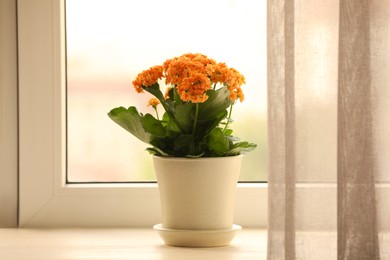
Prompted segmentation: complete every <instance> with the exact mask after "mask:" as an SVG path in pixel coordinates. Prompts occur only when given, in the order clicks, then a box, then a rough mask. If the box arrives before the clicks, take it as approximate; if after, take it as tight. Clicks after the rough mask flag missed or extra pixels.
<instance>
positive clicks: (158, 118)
mask: <svg viewBox="0 0 390 260" xmlns="http://www.w3.org/2000/svg"><path fill="white" fill-rule="evenodd" d="M154 110H156V117H157V120H160V117H159V116H158V111H157V108H156V107H155V108H154Z"/></svg>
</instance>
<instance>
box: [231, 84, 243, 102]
mask: <svg viewBox="0 0 390 260" xmlns="http://www.w3.org/2000/svg"><path fill="white" fill-rule="evenodd" d="M229 90H230V96H229V99H230V100H231V101H233V102H234V101H236V100H237V99H240V102H242V101H244V93H243V92H242V89H241V88H240V87H237V88H231V89H229Z"/></svg>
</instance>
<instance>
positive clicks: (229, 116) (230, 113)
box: [223, 102, 234, 133]
mask: <svg viewBox="0 0 390 260" xmlns="http://www.w3.org/2000/svg"><path fill="white" fill-rule="evenodd" d="M233 105H234V102H233V103H232V104H231V105H230V109H229V115H228V118H227V122H226V125H225V128H224V129H223V133H225V131H226V129H227V127H228V125H229V123H230V118H231V117H232V111H233Z"/></svg>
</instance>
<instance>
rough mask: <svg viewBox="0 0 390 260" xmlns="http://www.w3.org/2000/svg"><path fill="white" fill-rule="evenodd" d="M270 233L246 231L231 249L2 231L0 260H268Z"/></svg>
mask: <svg viewBox="0 0 390 260" xmlns="http://www.w3.org/2000/svg"><path fill="white" fill-rule="evenodd" d="M266 248H267V231H266V230H264V229H243V230H242V231H240V232H238V233H237V235H236V237H235V238H234V240H233V241H232V243H231V245H230V246H226V247H215V248H182V247H170V246H166V245H164V244H163V242H162V240H161V238H160V237H159V236H158V234H157V232H155V231H154V230H152V229H151V228H150V229H130V228H115V229H112V228H110V229H102V228H99V229H95V228H93V229H92V228H90V229H79V228H72V229H0V259H8V260H13V259H18V260H23V259H42V260H44V259H51V260H56V259H91V260H92V259H106V260H110V259H137V260H142V259H188V260H191V259H205V260H206V259H232V260H235V259H248V260H249V259H266Z"/></svg>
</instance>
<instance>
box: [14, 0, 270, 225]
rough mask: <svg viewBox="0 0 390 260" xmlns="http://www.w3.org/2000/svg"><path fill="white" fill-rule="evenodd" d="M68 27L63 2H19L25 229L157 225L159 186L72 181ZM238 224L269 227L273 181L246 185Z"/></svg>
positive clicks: (238, 205)
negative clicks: (69, 168) (269, 189)
mask: <svg viewBox="0 0 390 260" xmlns="http://www.w3.org/2000/svg"><path fill="white" fill-rule="evenodd" d="M63 23H64V1H63V0H18V48H19V60H18V62H19V127H20V130H19V140H20V146H19V176H20V177H19V178H20V183H19V192H20V193H19V226H20V227H70V226H72V227H76V226H77V227H99V226H105V227H123V226H126V227H150V226H152V225H154V224H157V223H159V221H160V200H159V194H158V187H157V184H66V172H65V171H66V161H65V145H66V142H65V138H66V136H65V135H66V133H65V124H66V122H65V102H66V100H65V84H66V80H65V71H66V68H65V46H64V45H65V44H64V42H65V40H64V39H65V32H64V24H63ZM235 223H237V224H240V225H242V226H243V227H266V226H267V185H266V184H238V190H237V199H236V209H235Z"/></svg>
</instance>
